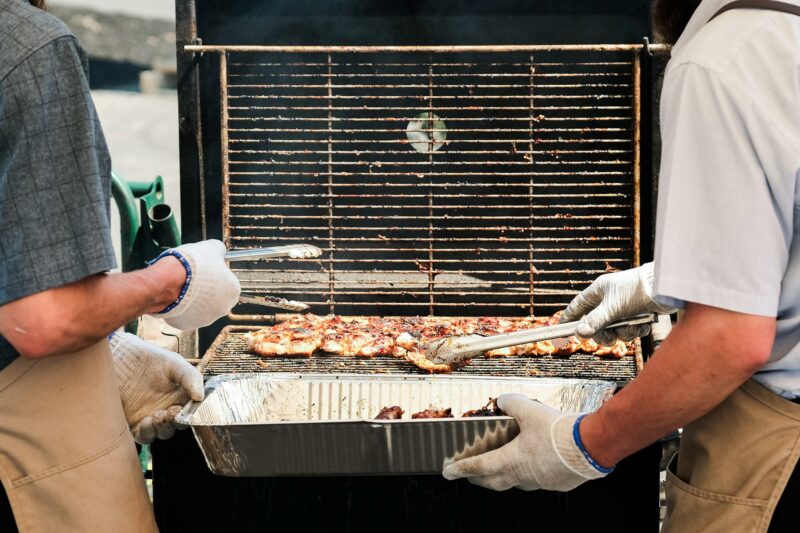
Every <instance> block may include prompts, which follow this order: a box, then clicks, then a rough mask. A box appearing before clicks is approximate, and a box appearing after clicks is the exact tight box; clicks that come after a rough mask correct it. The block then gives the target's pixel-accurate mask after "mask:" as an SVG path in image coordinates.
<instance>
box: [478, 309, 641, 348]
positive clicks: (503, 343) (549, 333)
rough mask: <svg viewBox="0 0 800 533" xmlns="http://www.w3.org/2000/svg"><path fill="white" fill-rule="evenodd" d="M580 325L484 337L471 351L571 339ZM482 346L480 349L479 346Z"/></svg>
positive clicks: (623, 322) (629, 323)
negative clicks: (563, 338) (564, 338)
mask: <svg viewBox="0 0 800 533" xmlns="http://www.w3.org/2000/svg"><path fill="white" fill-rule="evenodd" d="M655 320H656V315H654V314H648V315H641V316H637V317H633V318H629V319H626V320H620V321H618V322H614V323H613V324H609V325H608V326H606V328H605V329H615V328H620V327H624V326H635V325H637V324H650V323H651V322H655ZM578 324H580V322H577V321H576V322H564V323H563V324H556V325H554V326H545V327H543V328H535V329H526V330H524V331H515V332H513V333H505V334H502V335H492V336H489V337H483V339H482V340H483V341H484V342H481V340H477V341H475V343H473V344H471V346H470V349H473V350H477V349H480V350H482V351H485V350H494V349H496V348H506V347H508V346H516V345H518V344H526V343H529V342H540V341H549V340H552V339H560V338H561V337H570V336H572V335H576V334H577V333H578ZM478 345H480V347H479V346H478Z"/></svg>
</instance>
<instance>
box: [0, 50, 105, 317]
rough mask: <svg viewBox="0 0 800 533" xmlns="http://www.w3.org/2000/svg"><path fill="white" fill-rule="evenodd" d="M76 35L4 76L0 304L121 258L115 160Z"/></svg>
mask: <svg viewBox="0 0 800 533" xmlns="http://www.w3.org/2000/svg"><path fill="white" fill-rule="evenodd" d="M85 64H86V63H85V56H84V55H83V52H82V50H81V49H80V47H79V45H78V43H77V41H76V40H75V38H74V37H72V36H64V37H59V38H57V39H55V40H52V41H50V42H49V43H47V44H45V45H44V46H42V47H41V48H38V49H37V50H35V51H33V52H32V53H30V54H29V55H27V57H25V59H24V60H23V61H22V62H21V63H19V64H18V65H16V66H15V67H14V68H13V70H11V71H10V72H9V73H8V74H7V75H6V76H5V77H4V78H3V79H0V305H2V304H5V303H7V302H10V301H12V300H16V299H18V298H22V297H24V296H28V295H31V294H35V293H37V292H42V291H45V290H48V289H51V288H55V287H59V286H62V285H65V284H67V283H71V282H74V281H77V280H80V279H82V278H85V277H87V276H90V275H93V274H97V273H100V272H105V271H108V270H110V269H112V268H114V267H115V266H116V260H115V256H114V250H113V247H112V244H111V234H110V222H109V220H110V213H109V210H110V203H109V201H110V187H111V160H110V157H109V154H108V148H107V146H106V142H105V138H104V137H103V132H102V130H101V128H100V122H99V120H98V117H97V113H96V111H95V108H94V104H93V103H92V99H91V95H90V92H89V85H88V81H87V76H86V72H85Z"/></svg>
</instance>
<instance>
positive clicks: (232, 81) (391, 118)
mask: <svg viewBox="0 0 800 533" xmlns="http://www.w3.org/2000/svg"><path fill="white" fill-rule="evenodd" d="M199 48H202V49H203V50H205V49H208V51H212V50H213V51H216V52H218V53H219V58H220V67H221V76H220V89H221V91H220V92H221V98H222V116H221V125H222V136H221V137H222V160H223V169H222V170H223V205H222V208H223V235H224V239H225V241H226V243H227V244H228V245H229V246H230V247H232V248H234V249H241V248H249V247H255V246H263V245H265V244H268V243H280V242H299V241H303V242H309V243H311V244H314V245H317V246H319V247H321V248H323V250H324V251H325V253H324V255H323V257H322V259H321V260H317V261H307V262H301V261H291V262H286V261H280V260H274V261H269V262H258V263H255V262H250V263H245V262H242V263H237V264H235V265H234V267H235V270H236V272H237V274H238V275H239V277H240V279H241V280H242V288H243V290H246V291H247V292H250V293H256V294H258V293H269V294H273V295H278V296H282V297H286V298H289V299H293V300H300V301H303V302H305V303H308V304H309V305H311V306H312V310H313V311H314V312H316V313H319V314H326V313H337V314H342V315H357V314H380V315H385V314H405V315H419V314H428V315H453V314H464V315H506V316H507V315H522V314H525V315H529V314H536V315H546V314H551V313H553V312H555V311H557V310H558V309H561V308H563V307H564V306H565V305H566V304H567V303H568V302H569V300H570V299H571V297H572V295H573V294H575V293H576V292H577V290H578V289H580V288H582V287H584V286H585V285H586V284H588V283H589V282H590V281H591V280H592V279H594V278H595V277H597V275H599V274H601V273H603V272H604V271H606V270H607V269H609V268H618V269H625V268H629V267H630V266H632V265H634V264H636V263H638V209H637V207H638V205H637V204H638V163H639V159H638V158H639V156H638V150H639V147H638V113H639V90H638V85H639V74H638V72H639V55H638V54H639V52H640V48H639V47H623V46H620V47H604V46H598V47H586V46H581V47H549V48H548V47H482V48H479V47H473V48H469V47H464V48H452V49H451V48H442V49H439V48H435V47H428V48H415V49H393V48H388V47H387V48H385V49H376V48H369V47H361V48H358V47H356V48H347V49H338V48H336V47H323V48H320V47H316V48H314V47H306V48H302V47H253V48H249V49H248V48H241V47H227V48H226V47H199ZM258 311H260V310H258V309H256V308H250V307H247V306H240V307H239V308H237V312H239V313H248V312H251V313H252V312H258ZM239 316H240V317H241V316H242V315H239ZM248 318H252V317H249V316H248Z"/></svg>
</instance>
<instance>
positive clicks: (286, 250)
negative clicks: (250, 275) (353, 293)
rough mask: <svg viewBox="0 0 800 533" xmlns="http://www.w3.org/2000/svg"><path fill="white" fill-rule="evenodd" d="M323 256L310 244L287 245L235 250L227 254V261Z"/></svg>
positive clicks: (320, 251)
mask: <svg viewBox="0 0 800 533" xmlns="http://www.w3.org/2000/svg"><path fill="white" fill-rule="evenodd" d="M321 255H322V250H320V249H319V248H317V247H316V246H311V245H310V244H287V245H286V246H268V247H266V248H250V249H247V250H234V251H232V252H227V253H226V254H225V260H226V261H253V260H257V259H275V258H278V257H288V258H289V259H313V258H315V257H319V256H321Z"/></svg>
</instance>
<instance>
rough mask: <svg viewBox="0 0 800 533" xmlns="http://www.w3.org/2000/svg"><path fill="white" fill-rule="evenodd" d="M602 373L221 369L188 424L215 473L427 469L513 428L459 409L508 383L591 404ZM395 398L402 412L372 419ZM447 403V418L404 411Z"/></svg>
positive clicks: (534, 393)
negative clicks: (526, 375) (594, 376)
mask: <svg viewBox="0 0 800 533" xmlns="http://www.w3.org/2000/svg"><path fill="white" fill-rule="evenodd" d="M614 388H615V384H614V383H612V382H608V381H596V380H579V379H555V378H530V379H523V378H486V377H480V376H374V375H373V376H370V375H349V374H338V375H330V374H265V373H257V374H228V375H224V376H216V377H213V378H211V379H210V380H208V382H206V397H205V399H204V400H203V401H202V402H199V403H198V402H190V403H189V404H187V405H186V406H185V407H184V408H183V410H182V411H181V413H180V414H179V415H178V417H177V418H176V421H177V422H179V423H181V424H184V425H187V426H190V427H191V428H192V431H193V432H194V435H195V437H196V438H197V442H198V443H199V445H200V448H201V449H202V451H203V454H204V455H205V458H206V462H207V463H208V466H209V468H210V469H211V471H212V472H214V473H215V474H220V475H224V476H302V475H356V474H381V475H385V474H433V473H440V472H441V470H442V467H443V466H444V465H445V464H447V463H448V462H450V461H453V460H457V459H461V458H463V457H469V456H471V455H476V454H479V453H483V452H485V451H488V450H491V449H494V448H498V447H500V446H502V445H503V444H505V443H507V442H508V441H509V440H511V439H513V438H514V437H515V436H516V435H517V434H518V433H519V427H518V426H517V423H516V421H515V420H514V419H513V418H511V417H480V418H460V415H461V414H462V413H464V412H465V411H468V410H471V409H477V408H479V407H481V406H483V405H484V404H486V402H487V401H488V399H489V398H490V397H492V398H494V397H497V396H499V395H500V394H504V393H511V392H516V393H520V394H524V395H526V396H528V397H530V398H534V399H537V400H539V401H541V402H542V403H544V404H546V405H549V406H551V407H554V408H556V409H559V410H561V411H564V412H566V413H580V412H588V411H593V410H595V409H597V408H598V407H600V405H602V403H603V402H604V401H606V400H607V399H608V398H610V397H611V395H612V394H613V392H614ZM392 405H399V406H400V407H402V408H403V409H404V410H405V415H404V417H403V419H402V420H373V419H374V417H375V415H377V414H378V412H379V411H380V410H381V409H382V408H383V407H388V406H392ZM446 407H450V408H451V409H452V410H453V414H454V416H455V417H456V418H452V419H417V420H412V419H411V418H410V417H411V413H415V412H418V411H422V410H424V409H428V408H446Z"/></svg>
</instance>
